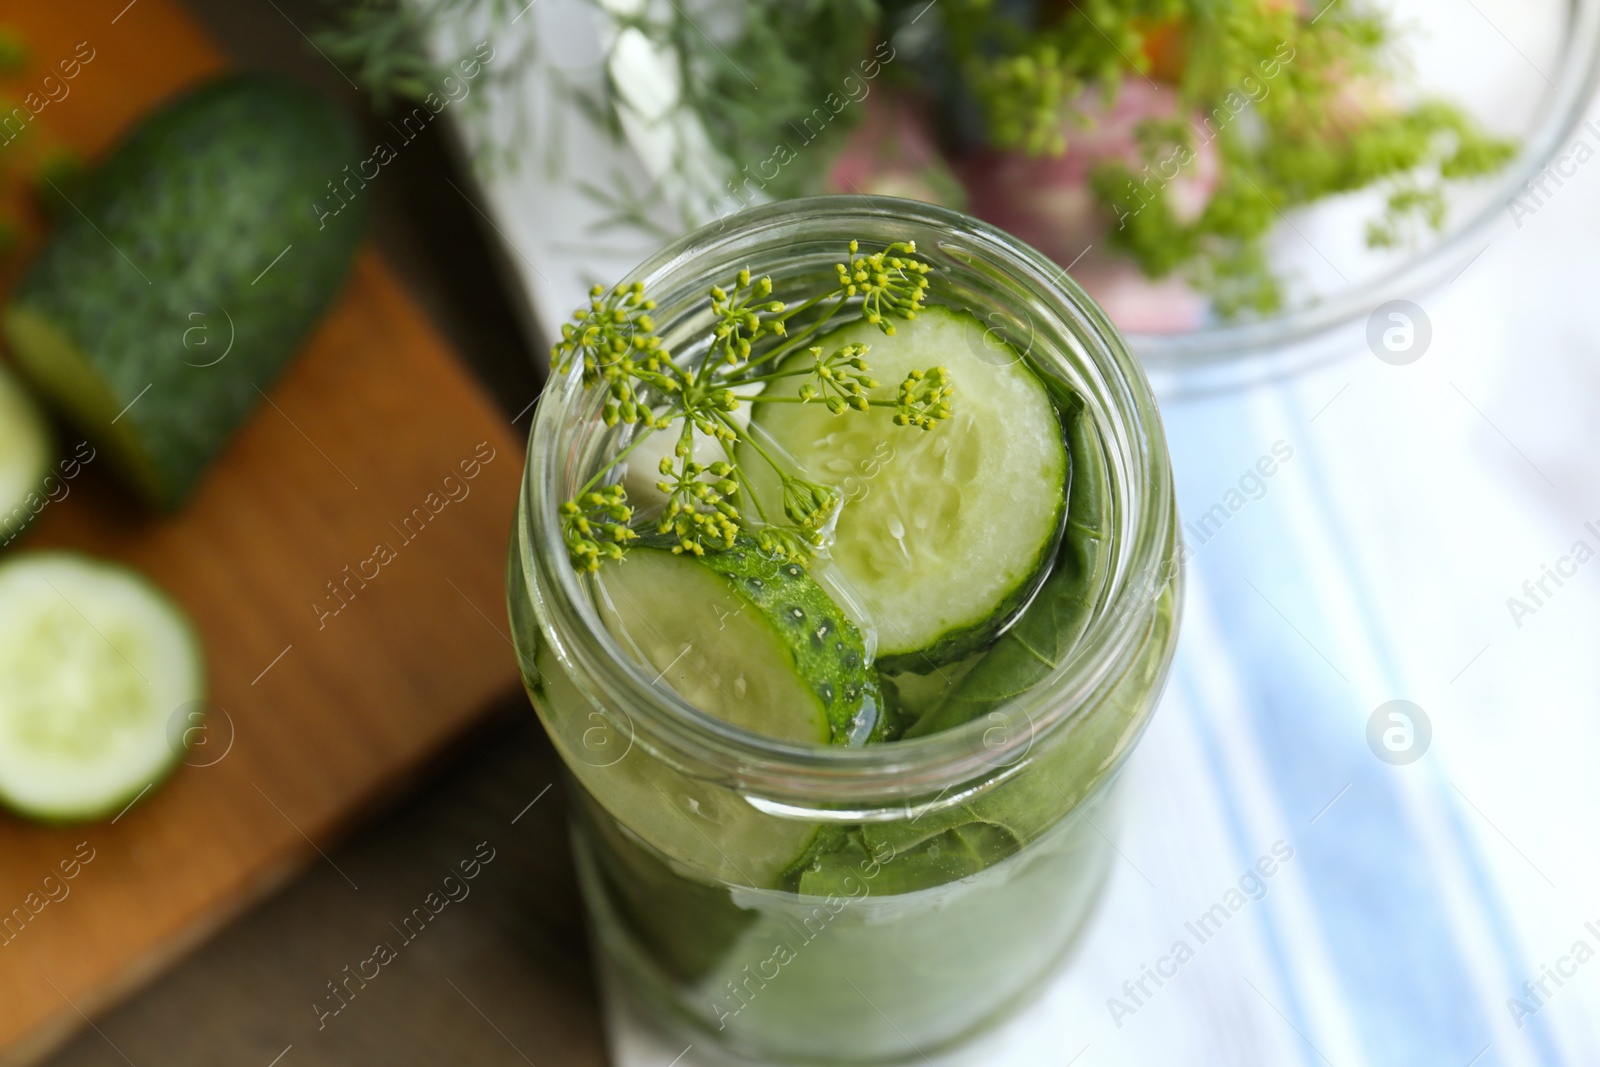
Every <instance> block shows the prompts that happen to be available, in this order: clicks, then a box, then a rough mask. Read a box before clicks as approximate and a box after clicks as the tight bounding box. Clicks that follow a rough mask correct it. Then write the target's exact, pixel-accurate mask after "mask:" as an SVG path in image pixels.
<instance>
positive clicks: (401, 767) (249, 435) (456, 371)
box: [0, 0, 522, 1064]
mask: <svg viewBox="0 0 1600 1067" xmlns="http://www.w3.org/2000/svg"><path fill="white" fill-rule="evenodd" d="M0 26H8V27H14V28H16V29H18V30H20V31H21V32H22V33H23V34H24V35H25V37H26V38H27V40H28V42H29V43H30V45H31V48H32V59H31V61H30V64H29V67H28V69H27V70H26V71H23V72H21V73H20V74H19V75H16V76H14V77H9V78H7V79H6V80H5V82H4V83H0V92H4V94H5V95H6V96H8V97H10V98H12V99H13V100H16V101H21V100H22V98H23V97H24V95H25V94H26V93H27V92H29V91H32V90H34V89H36V88H39V87H41V86H43V79H44V77H45V76H46V75H47V74H50V73H51V72H52V70H53V68H56V66H57V63H58V61H60V60H63V59H68V58H70V57H72V56H73V55H74V52H75V50H76V51H77V52H78V54H79V56H80V57H81V56H82V55H83V54H85V49H92V51H93V58H92V59H91V60H90V61H89V62H87V63H86V64H83V65H82V66H81V69H79V71H78V73H77V76H76V77H75V78H73V79H72V80H71V81H70V82H69V83H67V84H68V85H69V87H70V91H69V92H68V93H67V95H65V96H63V97H60V99H57V100H54V101H52V102H50V103H48V104H47V105H46V106H45V107H44V108H43V109H42V111H40V113H39V115H38V116H37V118H36V119H34V120H33V122H34V127H33V128H30V129H29V130H28V131H27V133H26V134H24V136H25V137H35V138H38V139H39V140H38V141H37V142H36V145H35V147H37V146H38V145H40V144H44V143H48V142H50V141H55V142H58V143H62V144H65V145H67V146H70V147H72V148H74V149H77V150H80V151H81V152H82V153H83V154H84V155H86V156H88V157H90V158H93V157H95V156H98V155H99V154H100V153H101V152H103V151H104V150H105V149H107V148H108V147H109V146H110V145H112V144H113V143H115V141H116V140H117V139H119V138H120V137H121V136H122V135H123V134H124V133H125V132H126V131H127V129H128V127H129V125H130V124H131V123H132V122H133V120H134V119H135V118H136V117H137V116H138V115H139V114H140V113H142V112H143V111H145V110H146V109H147V108H148V107H149V106H150V105H152V104H154V103H155V102H157V101H159V100H161V99H162V98H164V97H166V96H168V95H170V94H172V93H173V92H174V91H176V90H178V89H181V88H183V87H185V86H188V85H190V84H191V83H194V82H196V81H199V80H201V79H203V78H205V77H206V76H208V75H211V74H214V73H216V72H218V71H220V70H221V69H223V67H224V66H225V61H224V59H223V57H222V56H221V55H220V54H219V53H218V52H217V51H216V49H215V48H214V47H213V46H212V45H211V44H210V43H209V42H208V41H207V40H206V39H205V37H204V36H203V35H202V33H201V32H200V31H199V30H198V29H197V27H196V26H195V24H194V23H193V22H192V21H191V20H190V19H189V17H188V16H187V15H186V14H185V13H184V12H183V11H182V10H181V9H180V8H179V7H178V5H177V3H176V2H174V0H134V2H133V3H129V2H128V0H104V2H100V0H72V2H59V0H58V2H51V3H41V2H40V0H10V2H3V3H0ZM80 42H82V44H81V45H80ZM53 84H54V85H56V86H59V84H60V83H59V81H57V82H55V83H53ZM43 87H44V88H47V89H50V88H51V87H50V86H43ZM51 91H53V92H54V93H56V95H58V96H60V90H59V88H58V87H57V88H54V89H51ZM6 106H7V107H9V106H10V102H9V101H8V103H7V105H6ZM13 147H14V148H17V147H21V148H26V147H28V146H27V145H26V143H25V142H24V141H22V140H20V139H19V140H18V142H17V146H13ZM15 192H16V191H15V190H12V193H15ZM40 228H41V227H39V226H37V225H36V226H35V227H34V232H32V233H30V234H29V235H28V237H27V241H28V242H29V243H30V244H33V245H36V244H37V241H38V240H39V236H40V235H39V232H38V231H39V230H40ZM11 273H14V271H13V272H11ZM182 328H183V325H180V326H178V327H177V329H179V330H180V331H181V329H182ZM269 399H270V403H268V404H263V405H262V408H261V410H260V411H259V412H258V413H257V414H256V416H255V417H254V419H253V420H252V421H251V422H250V423H249V425H248V426H247V427H245V429H244V430H243V432H242V433H241V434H240V435H239V436H238V438H237V439H236V440H235V441H234V442H233V444H232V445H230V446H229V448H228V450H227V452H226V454H225V455H224V456H223V457H222V459H221V461H220V462H219V463H218V464H217V466H216V467H215V468H214V469H213V471H212V472H211V474H210V475H209V476H208V477H207V479H206V481H205V483H204V485H203V486H202V487H201V489H200V491H199V492H198V494H197V495H196V496H195V498H194V500H193V502H192V503H191V504H190V505H189V506H188V507H187V509H186V510H185V511H184V512H183V513H182V514H181V515H179V516H177V517H176V518H172V519H153V518H149V517H146V516H143V515H142V514H140V512H139V511H138V509H137V508H136V507H135V506H134V505H133V504H132V503H131V501H130V499H129V498H128V497H126V496H125V495H124V494H123V493H122V492H121V491H120V490H119V489H117V488H116V487H115V486H114V485H113V484H112V483H111V482H110V480H109V479H108V478H107V477H106V476H105V475H106V472H105V471H104V470H103V469H100V468H99V467H98V465H97V464H94V463H91V464H90V465H89V467H88V468H87V470H86V471H85V472H84V473H83V474H82V475H80V476H79V477H78V478H77V479H75V480H74V481H73V482H71V483H70V485H71V491H70V495H69V496H68V497H67V498H66V499H64V500H62V501H61V502H59V503H53V504H50V505H49V506H48V507H47V508H46V510H45V511H44V513H43V514H42V515H41V517H40V521H39V523H38V526H37V528H36V529H35V530H34V532H33V533H32V534H31V535H30V536H29V537H28V538H27V540H26V543H25V544H24V545H23V547H22V548H20V549H15V550H16V551H31V550H34V549H39V548H46V547H57V546H67V547H71V548H75V549H81V550H84V551H88V552H92V553H95V554H97V555H102V556H107V557H111V558H115V559H120V560H125V561H127V562H129V563H131V564H132V565H133V566H135V567H137V568H139V569H141V570H143V571H145V572H146V573H148V574H149V575H150V576H152V577H153V578H154V579H155V580H156V581H158V582H160V583H161V584H162V585H163V586H165V587H166V588H167V589H168V590H169V591H171V593H172V594H173V595H174V596H176V597H177V598H178V600H180V601H181V602H182V603H183V604H184V605H185V606H186V607H187V608H188V610H189V611H190V612H191V613H192V614H193V616H194V618H195V619H196V621H197V622H198V624H199V627H200V630H201V633H202V635H203V638H204V641H205V645H206V652H207V656H208V660H209V664H210V672H211V692H212V697H213V710H212V713H211V718H210V720H209V721H210V725H209V726H208V727H207V729H206V732H205V733H204V735H203V738H201V740H203V742H204V743H203V744H201V745H199V746H198V747H197V748H196V749H195V751H194V753H193V754H192V755H191V756H190V757H189V762H190V764H191V765H189V766H184V767H181V768H180V769H179V771H178V772H177V774H176V775H174V776H173V778H172V779H170V780H169V781H168V782H167V783H166V784H164V785H162V786H160V787H158V788H157V789H155V790H153V791H152V792H151V793H150V794H149V795H147V796H146V797H145V798H144V799H143V800H142V801H141V802H139V803H137V804H136V805H135V806H133V807H131V808H130V809H128V810H126V811H124V812H123V813H122V814H121V815H120V816H119V817H117V818H116V819H115V820H114V821H112V822H110V823H106V824H102V825H95V826H86V827H80V828H46V827H41V826H37V825H33V824H31V823H28V822H24V821H22V820H20V819H17V818H14V817H12V816H9V815H4V814H0V920H4V918H5V917H6V916H12V918H11V926H10V927H9V928H7V927H5V926H4V925H3V922H0V1064H20V1063H26V1062H30V1061H33V1060H35V1059H37V1058H38V1057H40V1056H41V1055H43V1054H44V1053H45V1052H47V1051H48V1050H49V1049H50V1048H51V1047H52V1046H54V1045H55V1044H56V1043H58V1042H59V1041H61V1040H62V1039H63V1038H64V1037H66V1036H67V1035H68V1034H70V1033H71V1032H72V1031H73V1030H74V1029H76V1028H78V1027H80V1026H83V1025H86V1024H87V1021H88V1018H89V1017H91V1016H93V1015H94V1014H95V1012H96V1011H98V1010H100V1009H102V1008H104V1007H105V1006H106V1005H107V1004H108V1003H110V1002H111V1001H112V1000H114V999H116V998H117V997H119V996H122V995H124V994H126V993H127V992H129V991H130V990H131V989H133V988H134V987H135V986H137V985H138V984H139V983H141V982H143V981H145V980H146V979H148V978H149V977H150V976H151V975H152V974H154V973H155V972H156V971H158V970H159V969H160V968H162V967H163V966H164V965H166V964H167V963H169V962H170V961H172V960H173V959H174V958H176V957H177V956H178V955H179V954H180V953H182V952H183V951H185V950H186V949H187V948H189V947H191V946H193V945H194V944H196V943H197V942H198V941H199V940H200V939H202V938H203V937H205V936H206V934H207V933H208V932H209V931H211V930H213V929H215V928H216V927H217V926H218V925H219V924H221V923H222V922H224V921H225V920H226V919H227V918H228V917H229V916H231V915H233V914H236V913H237V912H239V911H240V910H241V909H243V908H245V907H246V906H248V905H249V904H250V903H251V901H253V900H255V899H257V898H259V897H260V896H261V895H262V894H264V893H265V892H267V891H268V890H269V889H271V888H272V887H273V886H274V885H276V884H278V883H280V882H281V881H282V880H283V879H285V878H287V877H288V876H289V875H290V874H291V873H292V872H293V871H294V870H296V869H297V868H299V867H300V866H302V865H303V864H306V863H308V862H316V863H324V862H329V863H331V861H330V860H328V859H327V858H326V856H325V855H323V854H324V853H326V852H327V851H328V850H329V842H330V840H331V839H332V837H334V836H335V835H337V834H338V832H339V831H340V829H341V828H342V827H345V826H347V825H348V824H349V822H350V820H351V818H352V816H353V815H355V814H356V813H359V812H360V811H361V810H362V809H363V808H364V807H366V806H370V805H371V804H373V803H374V802H375V801H376V800H377V799H379V798H380V797H381V796H382V795H383V794H384V793H385V792H386V791H390V790H393V789H394V788H396V786H397V784H398V783H399V782H400V781H401V780H402V779H403V778H404V777H405V776H406V775H407V774H408V772H410V771H412V770H413V769H415V768H416V767H417V766H418V765H419V764H420V763H421V762H423V761H424V760H425V759H426V758H427V757H428V755H429V754H430V753H432V752H434V751H436V750H437V749H439V747H440V746H441V745H443V744H445V743H447V742H448V741H449V740H451V739H452V738H453V737H456V736H458V735H460V734H461V733H462V731H463V730H464V729H465V728H466V727H467V726H468V725H469V724H470V723H471V722H472V721H473V720H474V718H475V717H476V716H477V715H478V714H479V712H480V711H481V710H482V709H484V708H485V707H486V706H487V705H488V704H489V703H490V702H491V701H492V700H493V699H494V698H496V697H498V696H502V695H504V694H505V693H506V691H507V690H508V689H510V688H512V687H514V686H515V685H516V677H517V672H516V663H515V658H514V655H513V652H512V649H511V647H510V640H509V637H508V636H507V635H508V627H507V624H506V621H505V612H504V609H503V607H502V605H503V603H504V599H503V598H504V593H503V580H504V579H503V575H504V568H505V552H506V541H507V532H508V529H509V523H510V520H511V515H512V510H513V507H514V502H515V498H516V490H517V485H518V479H519V474H520V471H521V465H522V450H521V446H520V445H519V444H518V443H517V441H516V440H515V438H514V437H513V435H512V433H511V431H510V429H509V427H507V426H506V425H505V423H504V420H503V419H502V418H501V417H500V415H499V414H498V413H497V411H496V410H495V408H494V407H493V406H492V405H491V404H490V402H489V401H488V399H487V398H486V397H485V396H484V395H482V393H481V392H480V391H479V390H478V389H477V388H476V387H475V385H474V384H473V383H472V382H471V381H470V380H469V379H468V377H467V375H466V373H465V372H464V370H463V368H462V366H461V365H460V364H459V363H458V362H457V360H456V358H455V357H454V355H453V354H452V353H451V352H450V351H449V349H448V348H447V347H446V345H445V344H444V342H443V341H442V340H441V339H440V337H439V335H438V334H437V333H436V332H435V331H434V330H433V329H432V328H431V327H430V326H429V324H428V323H427V322H426V321H425V320H424V319H423V317H422V316H421V315H420V314H419V313H418V311H417V309H416V307H415V305H414V302H413V301H412V300H411V298H410V297H409V295H408V294H407V293H406V292H405V290H404V289H403V288H402V287H401V286H400V285H399V284H398V283H397V281H396V279H395V276H394V275H393V273H392V272H391V271H390V270H389V268H388V267H386V266H385V264H384V263H383V261H382V260H381V259H379V258H378V257H377V256H376V255H375V254H373V253H372V252H371V251H365V252H363V254H362V255H361V256H360V258H359V260H358V262H357V265H356V268H355V271H354V274H353V276H352V278H351V280H350V282H349V284H348V288H347V291H346V292H345V293H344V294H343V296H342V298H341V299H340V301H339V302H338V304H337V305H336V307H335V308H334V310H333V311H332V312H331V313H330V315H329V316H328V318H327V319H326V320H325V321H324V322H323V323H322V324H321V325H320V327H319V328H318V329H317V330H316V332H315V334H314V335H313V336H312V338H311V340H310V341H309V343H308V345H307V346H306V348H305V350H304V351H303V352H302V353H301V355H300V356H299V358H298V360H297V361H296V362H295V364H294V365H293V367H292V368H291V369H290V371H289V372H288V373H287V375H286V376H285V377H284V378H283V380H282V381H281V382H280V383H279V384H278V385H277V386H276V387H275V388H274V389H273V390H272V391H271V393H270V397H269ZM79 440H80V438H78V437H77V436H75V435H73V434H72V431H70V430H66V429H64V430H63V431H62V444H63V449H64V451H70V450H71V449H72V448H73V447H74V446H75V445H76V444H77V442H78V441H79ZM463 464H465V470H467V471H475V472H476V474H475V477H472V478H470V479H469V478H468V477H466V476H465V474H464V473H463ZM378 545H387V546H389V547H390V548H391V549H392V550H393V552H394V554H395V558H394V559H393V560H391V561H390V562H388V563H387V564H386V565H384V566H383V567H382V568H381V570H379V572H378V574H377V577H376V578H372V579H371V580H366V581H359V580H358V581H350V580H348V577H347V576H348V575H349V574H351V573H353V572H354V571H355V570H356V568H357V567H358V565H360V564H362V561H365V560H368V559H369V558H371V557H372V556H373V554H374V549H375V547H377V546H378ZM347 567H348V568H350V571H347V570H346V568H347ZM366 569H367V573H368V574H369V575H370V574H371V573H372V570H371V565H370V564H369V565H367V568H366ZM330 583H332V584H331V585H330ZM334 587H338V590H339V592H338V596H337V597H336V596H335V595H334V594H333V593H332V592H330V590H331V589H333V588H334ZM334 608H338V609H339V610H338V611H337V613H336V614H334V613H333V609H334ZM91 855H92V859H89V861H88V862H83V857H85V856H91ZM63 864H66V866H65V868H64V867H63ZM63 870H71V871H73V872H74V873H75V877H73V878H71V879H70V880H67V879H65V878H63ZM50 875H54V876H55V877H54V879H53V880H52V881H51V882H50V883H49V884H48V886H47V884H46V882H45V879H46V877H47V876H50ZM63 887H64V890H65V895H63ZM47 888H48V889H49V895H47V893H46V889H47ZM350 891H351V892H352V893H355V892H359V891H360V890H359V888H358V887H357V886H356V885H354V884H352V885H351V886H350ZM50 895H53V896H55V897H58V898H59V899H55V900H52V899H50ZM14 908H15V909H21V911H20V912H16V913H14V912H13V909H14ZM35 909H37V910H35ZM18 915H20V916H22V917H23V919H25V921H19V919H18V918H17V916H18Z"/></svg>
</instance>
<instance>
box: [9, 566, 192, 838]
mask: <svg viewBox="0 0 1600 1067" xmlns="http://www.w3.org/2000/svg"><path fill="white" fill-rule="evenodd" d="M204 695H205V666H204V659H203V656H202V654H201V649H200V642H199V639H198V637H197V636H196V635H195V631H194V627H193V626H192V625H191V624H190V622H189V619H188V617H187V616H186V615H185V614H184V613H183V610H182V609H181V608H179V607H178V606H177V605H176V604H175V603H173V602H172V600H171V599H170V598H169V597H167V595H166V594H165V593H162V592H161V591H160V590H158V589H157V588H156V587H155V586H153V585H151V584H150V583H149V582H148V581H146V580H145V579H143V578H141V577H140V576H138V575H137V574H134V573H133V572H131V571H129V570H126V569H125V568H122V567H118V566H113V565H111V564H106V563H100V562H97V561H94V560H91V559H88V558H86V557H83V556H78V555H74V554H71V553H65V552H37V553H29V554H26V555H21V556H17V557H15V558H14V559H12V560H10V561H8V562H6V563H3V564H0V801H3V802H4V803H5V804H7V805H9V806H10V807H12V808H14V809H16V810H17V811H19V812H21V813H23V814H25V815H31V816H34V817H36V818H40V819H46V820H49V821H61V822H66V821H77V820H84V819H94V818H98V817H100V816H104V815H110V814H113V813H115V812H116V811H118V810H119V809H120V808H121V807H122V806H124V805H125V804H127V803H128V802H130V801H132V800H133V799H135V798H136V797H137V796H138V795H139V794H140V793H141V792H142V791H143V790H144V789H145V788H147V787H148V786H150V785H153V784H154V783H156V782H159V781H160V780H161V779H163V778H165V777H166V775H167V774H168V772H169V771H170V770H171V769H172V767H173V766H174V764H176V762H177V760H178V758H179V757H180V756H181V755H182V753H183V749H182V746H181V744H180V743H174V742H173V741H171V740H170V739H169V731H168V723H169V720H170V719H171V717H172V715H173V713H174V712H176V711H177V710H178V709H180V708H183V707H185V706H186V705H188V704H190V703H192V702H194V701H197V700H200V699H201V698H203V697H204Z"/></svg>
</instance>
